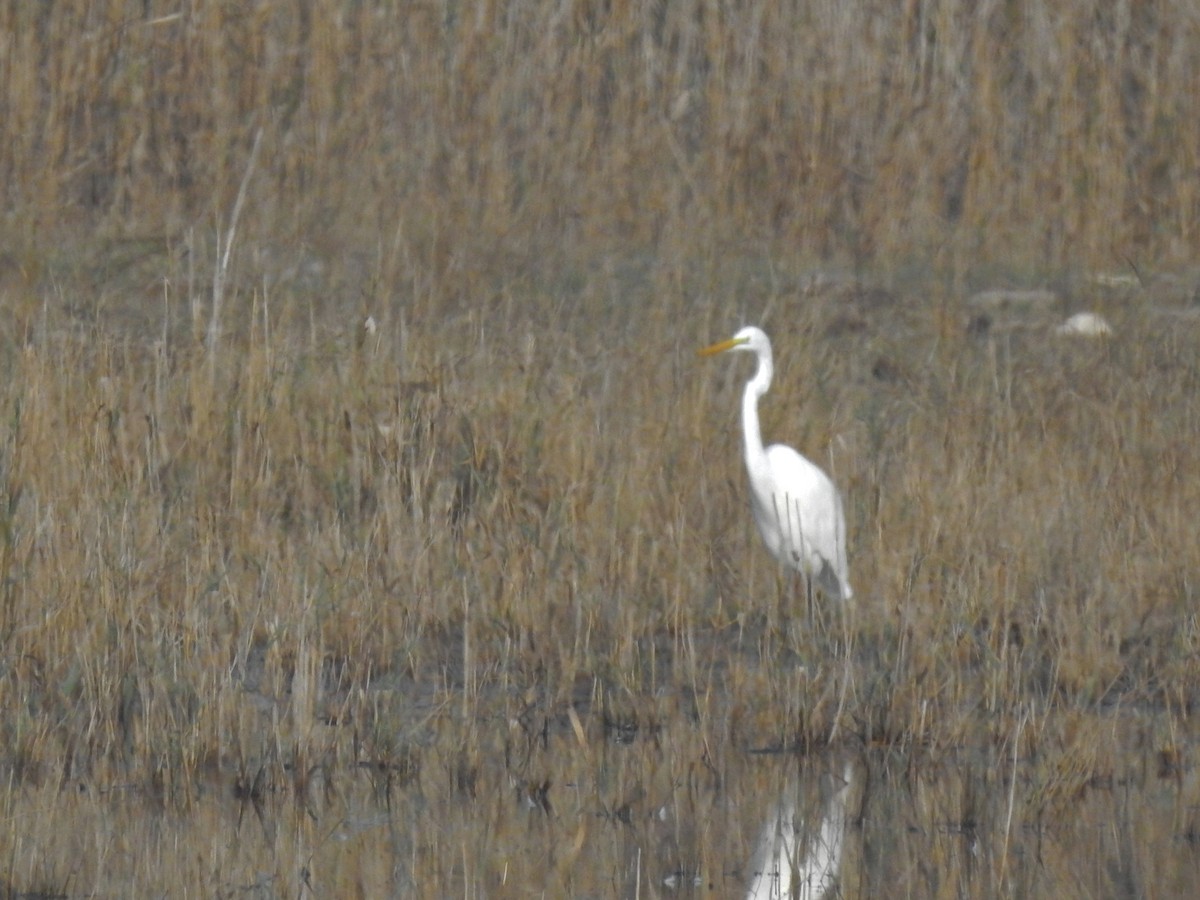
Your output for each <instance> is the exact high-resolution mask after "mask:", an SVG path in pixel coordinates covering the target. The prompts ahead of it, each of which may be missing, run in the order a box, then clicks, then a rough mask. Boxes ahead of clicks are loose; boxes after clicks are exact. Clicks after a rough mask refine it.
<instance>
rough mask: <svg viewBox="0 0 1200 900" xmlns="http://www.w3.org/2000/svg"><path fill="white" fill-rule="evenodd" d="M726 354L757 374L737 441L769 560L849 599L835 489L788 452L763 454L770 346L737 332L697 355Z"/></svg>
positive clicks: (752, 333)
mask: <svg viewBox="0 0 1200 900" xmlns="http://www.w3.org/2000/svg"><path fill="white" fill-rule="evenodd" d="M726 350H733V351H740V352H743V353H753V354H754V355H756V356H757V357H758V370H757V371H756V372H755V373H754V377H753V378H751V379H750V380H749V381H748V382H746V390H745V393H743V395H742V437H743V438H744V440H745V455H746V470H747V471H748V472H749V473H750V508H751V509H752V510H753V512H754V521H755V522H756V523H757V524H758V531H759V534H761V535H762V539H763V542H764V543H766V545H767V549H768V550H770V551H771V553H772V555H774V557H775V558H776V559H777V560H779V561H780V562H781V563H783V564H784V565H785V566H788V567H790V568H792V569H795V570H796V571H798V572H800V573H801V574H803V575H804V576H805V577H806V578H808V579H810V584H811V582H812V581H815V582H816V583H817V586H818V587H820V588H821V590H823V591H824V592H825V593H827V594H828V595H829V596H830V597H832V598H834V599H836V600H849V599H850V598H851V597H853V596H854V592H853V591H852V590H850V579H849V576H848V574H847V569H846V517H845V514H844V513H843V511H842V498H841V496H839V494H838V491H837V488H836V487H834V485H833V482H832V481H830V480H829V476H828V475H826V474H825V473H824V472H823V471H821V469H820V468H819V467H818V466H816V465H815V464H813V463H812V462H809V460H807V459H805V458H804V457H803V456H801V455H800V454H799V453H797V452H796V451H795V450H793V449H792V448H791V447H788V446H785V445H783V444H772V445H771V446H770V447H767V448H766V449H763V442H762V432H761V430H760V429H759V425H758V398H759V397H761V396H763V394H765V393H766V392H767V390H768V389H769V388H770V387H771V376H772V375H774V373H775V365H774V362H773V360H772V358H771V341H770V339H769V338H768V337H767V336H766V334H765V333H764V332H763V331H762V329H760V328H755V327H754V326H749V327H746V328H743V329H742V330H741V331H739V332H738V333H737V334H735V335H734V336H733V337H731V338H730V339H729V340H727V341H721V342H720V343H717V344H713V345H712V346H711V347H705V348H704V349H703V350H701V351H699V352H700V355H701V356H716V355H717V354H718V353H724V352H725V351H726Z"/></svg>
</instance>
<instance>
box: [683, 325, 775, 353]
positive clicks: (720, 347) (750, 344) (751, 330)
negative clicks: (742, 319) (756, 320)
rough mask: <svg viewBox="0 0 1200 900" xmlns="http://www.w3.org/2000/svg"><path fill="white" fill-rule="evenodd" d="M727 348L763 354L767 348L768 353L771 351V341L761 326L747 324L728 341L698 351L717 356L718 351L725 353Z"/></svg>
mask: <svg viewBox="0 0 1200 900" xmlns="http://www.w3.org/2000/svg"><path fill="white" fill-rule="evenodd" d="M726 350H742V351H749V352H751V353H758V354H759V355H762V353H763V351H764V350H765V351H766V352H767V353H768V354H769V353H770V352H771V342H770V341H769V340H768V339H767V335H766V333H765V332H763V330H762V329H761V328H755V327H754V326H753V325H747V326H746V327H745V328H743V329H742V330H741V331H739V332H738V333H737V334H735V335H734V336H733V337H731V338H729V340H726V341H719V342H718V343H716V344H713V345H712V346H710V347H705V348H704V349H703V350H700V351H698V352H699V354H700V355H701V356H716V355H717V354H718V353H724V352H725V351H726Z"/></svg>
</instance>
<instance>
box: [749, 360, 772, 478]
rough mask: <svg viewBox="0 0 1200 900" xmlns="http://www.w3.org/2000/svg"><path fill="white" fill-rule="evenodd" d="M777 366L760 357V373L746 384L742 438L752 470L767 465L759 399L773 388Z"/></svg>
mask: <svg viewBox="0 0 1200 900" xmlns="http://www.w3.org/2000/svg"><path fill="white" fill-rule="evenodd" d="M774 374H775V366H774V365H773V364H772V362H771V357H770V356H759V358H758V371H756V372H755V373H754V377H753V378H751V379H750V380H749V381H747V382H746V390H745V392H744V393H743V394H742V437H743V439H744V440H745V447H746V465H747V466H749V467H750V468H751V469H754V468H756V466H757V465H758V464H760V463H762V464H764V465H765V461H766V451H764V450H763V440H762V430H761V428H760V427H759V423H758V399H759V398H760V397H761V396H762V395H763V394H765V393H766V392H767V389H768V388H770V387H771V377H772V376H773V375H774Z"/></svg>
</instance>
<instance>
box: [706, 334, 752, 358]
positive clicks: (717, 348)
mask: <svg viewBox="0 0 1200 900" xmlns="http://www.w3.org/2000/svg"><path fill="white" fill-rule="evenodd" d="M746 341H747V338H730V339H729V340H727V341H719V342H718V343H716V344H713V345H712V346H711V347H705V348H704V349H703V350H697V351H696V353H697V355H699V356H716V355H717V354H718V353H724V352H725V351H726V350H732V349H733V348H734V347H736V346H737V345H738V344H744V343H746Z"/></svg>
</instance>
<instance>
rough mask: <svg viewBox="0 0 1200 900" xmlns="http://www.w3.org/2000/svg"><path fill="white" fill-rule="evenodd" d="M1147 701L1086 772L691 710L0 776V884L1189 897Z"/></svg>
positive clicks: (574, 717) (437, 727)
mask: <svg viewBox="0 0 1200 900" xmlns="http://www.w3.org/2000/svg"><path fill="white" fill-rule="evenodd" d="M1161 715H1162V714H1158V713H1154V712H1141V713H1138V712H1121V713H1110V714H1105V715H1097V716H1096V717H1095V719H1094V721H1091V722H1089V723H1088V726H1087V728H1088V729H1089V730H1088V731H1087V733H1089V734H1106V735H1107V738H1106V739H1105V741H1106V746H1104V747H1103V748H1100V749H1102V751H1103V753H1104V756H1103V759H1105V760H1111V761H1112V764H1111V765H1107V764H1106V765H1100V766H1097V765H1095V760H1094V759H1090V760H1084V761H1082V762H1081V761H1080V760H1079V759H1078V758H1077V757H1078V756H1079V754H1083V755H1085V756H1086V755H1087V753H1088V752H1089V751H1088V750H1087V749H1086V747H1082V748H1081V746H1080V745H1074V746H1073V747H1068V748H1067V749H1066V750H1065V751H1064V750H1063V748H1061V747H1053V746H1044V747H1033V746H1031V745H1030V744H1029V743H1027V742H1023V741H1022V740H1021V739H1020V738H1019V736H1017V735H1015V734H1014V740H1012V741H1011V742H1009V743H1008V744H1007V745H1003V746H995V747H990V748H989V747H976V748H971V749H963V748H944V749H938V748H931V747H909V748H899V747H876V746H864V745H856V744H855V742H854V741H853V740H846V741H843V742H842V743H841V744H840V745H839V746H838V747H837V748H831V749H828V750H824V751H821V752H809V753H803V754H802V753H796V752H775V753H765V752H755V751H754V750H751V749H746V748H740V747H737V746H734V744H733V743H732V742H731V741H728V740H723V741H720V742H718V741H717V740H716V739H715V737H716V734H717V732H716V731H715V730H714V729H713V728H712V727H711V723H709V724H708V725H707V726H706V724H705V723H703V722H697V721H696V720H694V719H689V718H688V717H685V716H679V717H676V718H674V719H671V720H667V721H662V722H660V723H658V725H657V726H655V727H642V728H634V727H615V726H614V725H613V723H611V722H609V723H608V724H605V722H604V721H603V717H602V716H600V715H588V716H586V717H581V716H579V715H578V714H574V713H573V714H569V715H567V716H566V718H565V720H564V721H558V720H554V721H551V720H548V719H542V720H538V718H537V717H536V716H530V717H527V719H526V720H525V721H522V720H520V719H514V720H509V721H505V722H501V721H498V720H490V721H489V720H486V719H484V720H481V721H476V722H472V723H468V724H467V727H465V728H464V726H463V723H462V722H461V721H460V720H459V719H458V717H457V715H456V714H455V713H454V712H452V711H450V710H446V711H445V712H444V714H442V715H439V716H435V717H433V718H431V719H429V720H428V722H427V725H428V729H429V730H428V732H427V735H426V740H425V741H424V743H423V745H422V746H421V747H419V748H416V749H413V750H412V751H411V753H410V755H408V756H403V755H398V756H397V757H395V758H393V759H391V760H390V761H386V762H379V761H373V762H368V761H366V760H358V761H355V760H353V759H344V760H339V759H338V758H337V756H338V754H339V753H340V752H341V751H340V750H338V749H337V748H336V747H335V743H334V742H336V740H338V739H340V738H342V737H344V736H345V735H343V734H338V732H344V731H345V729H344V728H330V729H329V731H328V733H326V734H317V735H315V743H314V745H313V746H314V748H316V747H317V746H319V745H320V741H321V740H322V739H325V738H328V739H329V740H330V741H331V743H329V744H327V745H326V750H325V751H324V752H323V753H321V752H315V750H314V752H312V753H311V754H310V755H309V757H308V759H309V765H308V766H307V767H303V766H297V765H296V764H295V760H294V759H293V760H292V761H291V762H288V763H287V764H285V765H281V766H276V767H274V768H273V769H271V767H269V766H266V765H264V766H262V767H260V768H259V769H257V770H255V769H254V767H252V766H251V767H248V768H246V769H245V770H244V771H243V772H242V774H240V775H239V774H238V773H237V772H236V771H229V770H226V769H219V770H218V771H216V772H214V773H212V774H210V775H209V776H207V777H206V778H202V779H201V780H200V781H199V782H197V784H195V785H192V786H191V787H189V788H186V789H182V788H180V789H175V790H174V791H172V789H171V787H170V785H163V786H162V790H161V791H160V792H158V793H156V794H154V795H153V796H151V795H150V793H149V792H148V791H147V790H145V789H144V788H135V787H133V786H132V785H133V784H134V783H136V779H133V778H131V781H130V782H129V783H127V784H125V785H122V784H121V783H120V782H119V781H118V780H116V779H112V780H111V781H109V782H108V783H107V784H105V785H101V784H100V783H99V780H87V779H85V780H72V781H69V782H68V783H66V784H65V785H63V786H59V785H57V784H55V785H50V784H44V785H42V786H40V787H36V788H35V787H28V786H26V787H20V786H16V787H13V788H11V789H10V790H9V791H8V792H6V794H5V795H4V799H3V809H4V816H5V821H6V822H8V825H9V828H8V834H7V844H8V847H7V848H6V855H7V858H8V859H9V860H11V866H10V867H9V868H8V876H7V881H6V882H5V883H4V885H3V886H4V887H5V888H6V890H11V891H13V892H16V893H18V894H21V893H25V894H27V895H31V896H60V895H61V896H80V895H88V896H128V895H141V896H146V895H171V896H185V895H203V896H250V897H276V896H279V897H285V896H286V897H295V896H306V895H308V892H311V894H312V895H315V896H338V897H352V896H362V897H381V896H430V897H434V896H467V897H492V896H500V897H505V896H522V897H524V896H573V897H618V896H619V897H654V896H684V897H690V896H719V897H733V896H752V897H773V896H788V894H786V893H785V894H781V893H780V890H781V886H782V885H783V884H785V883H787V879H788V872H789V871H790V872H791V873H792V874H791V877H790V884H791V886H792V890H794V891H795V892H796V893H795V894H794V895H795V896H807V897H818V896H823V895H825V896H842V897H880V896H888V897H938V896H955V897H963V896H966V897H977V896H978V897H990V896H1022V897H1027V896H1053V897H1095V896H1122V897H1126V896H1129V897H1133V896H1146V897H1166V896H1189V895H1192V894H1194V891H1195V889H1196V888H1197V887H1198V886H1200V855H1198V854H1197V852H1196V849H1197V848H1196V842H1197V836H1198V835H1200V829H1197V824H1196V823H1197V817H1198V815H1200V812H1198V810H1200V805H1198V804H1200V785H1198V784H1197V778H1196V773H1195V770H1194V769H1193V768H1192V767H1191V765H1190V763H1188V761H1187V756H1188V754H1181V755H1180V756H1179V757H1178V758H1169V759H1168V758H1164V757H1163V756H1162V754H1159V753H1155V752H1151V750H1150V749H1149V746H1148V744H1147V742H1146V740H1145V737H1146V735H1148V734H1153V733H1154V730H1155V729H1156V728H1157V727H1158V726H1159V725H1161V724H1162V722H1163V720H1162V719H1161V718H1160V716H1161ZM489 725H491V726H497V727H488V728H485V727H484V726H489ZM1079 727H1081V728H1082V727H1083V726H1079ZM1014 747H1017V748H1018V750H1017V751H1016V752H1014V749H1013V748H1014ZM1084 762H1086V763H1087V764H1086V765H1084V764H1083V763H1084ZM1097 772H1099V773H1100V774H1097ZM298 773H299V774H298ZM133 774H135V773H131V776H132V775H133ZM781 850H782V852H780V851H781ZM806 867H807V868H806ZM806 872H808V873H810V875H809V876H806V875H805V873H806ZM806 891H808V893H806Z"/></svg>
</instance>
